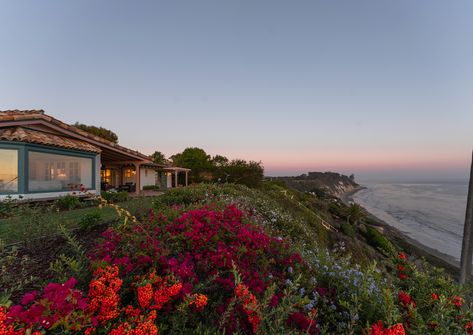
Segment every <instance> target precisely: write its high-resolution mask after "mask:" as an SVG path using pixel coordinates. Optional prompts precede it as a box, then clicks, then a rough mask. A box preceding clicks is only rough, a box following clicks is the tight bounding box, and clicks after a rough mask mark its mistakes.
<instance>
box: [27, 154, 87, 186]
mask: <svg viewBox="0 0 473 335" xmlns="http://www.w3.org/2000/svg"><path fill="white" fill-rule="evenodd" d="M28 161H29V162H28V163H29V168H28V190H29V191H30V192H49V191H72V190H79V189H81V188H86V189H91V188H92V159H91V158H83V157H73V156H65V155H56V154H46V153H42V152H34V151H30V152H29V154H28Z"/></svg>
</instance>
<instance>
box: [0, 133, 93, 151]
mask: <svg viewBox="0 0 473 335" xmlns="http://www.w3.org/2000/svg"><path fill="white" fill-rule="evenodd" d="M0 140H6V141H13V142H27V143H34V144H42V145H49V146H54V147H59V148H65V149H73V150H80V151H88V152H94V153H100V151H101V150H100V149H99V148H97V147H95V146H93V145H92V144H90V143H87V142H85V141H81V140H76V139H73V138H68V137H63V136H59V135H56V134H50V133H45V132H43V131H39V130H34V129H29V128H25V127H7V128H0Z"/></svg>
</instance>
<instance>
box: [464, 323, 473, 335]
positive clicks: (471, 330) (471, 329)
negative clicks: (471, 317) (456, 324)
mask: <svg viewBox="0 0 473 335" xmlns="http://www.w3.org/2000/svg"><path fill="white" fill-rule="evenodd" d="M464 328H465V331H466V332H467V333H468V334H469V335H472V334H473V322H468V323H467V324H466V325H465V327H464Z"/></svg>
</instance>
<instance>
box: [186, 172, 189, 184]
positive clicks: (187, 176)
mask: <svg viewBox="0 0 473 335" xmlns="http://www.w3.org/2000/svg"><path fill="white" fill-rule="evenodd" d="M188 184H189V171H187V170H186V186H187V185H188Z"/></svg>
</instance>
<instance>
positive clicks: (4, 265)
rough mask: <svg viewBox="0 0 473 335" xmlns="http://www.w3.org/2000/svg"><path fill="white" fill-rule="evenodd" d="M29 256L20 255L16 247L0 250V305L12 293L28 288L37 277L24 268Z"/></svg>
mask: <svg viewBox="0 0 473 335" xmlns="http://www.w3.org/2000/svg"><path fill="white" fill-rule="evenodd" d="M29 262H30V259H29V257H27V256H21V255H20V253H19V250H18V248H16V247H12V248H4V249H3V250H1V251H0V306H1V305H2V304H1V301H4V302H5V301H8V299H9V298H10V297H11V296H12V295H16V294H18V293H19V292H24V291H25V289H26V288H30V287H31V285H32V283H34V282H35V281H36V280H37V278H35V277H34V276H32V275H31V274H28V271H27V269H26V266H27V264H28V263H29Z"/></svg>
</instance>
